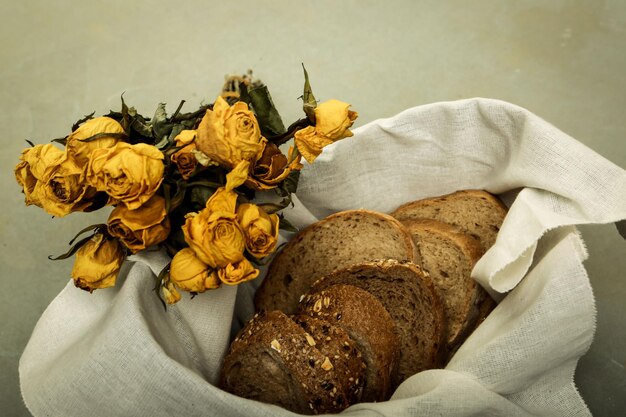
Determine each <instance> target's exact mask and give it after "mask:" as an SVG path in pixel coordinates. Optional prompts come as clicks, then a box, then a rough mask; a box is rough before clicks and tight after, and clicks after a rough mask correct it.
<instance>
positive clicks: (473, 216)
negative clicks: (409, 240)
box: [391, 190, 507, 252]
mask: <svg viewBox="0 0 626 417" xmlns="http://www.w3.org/2000/svg"><path fill="white" fill-rule="evenodd" d="M506 213H507V207H506V206H505V205H504V203H502V201H500V199H499V198H498V197H496V196H495V195H493V194H490V193H488V192H487V191H483V190H462V191H457V192H455V193H452V194H447V195H443V196H439V197H434V198H426V199H423V200H418V201H413V202H410V203H406V204H404V205H402V206H400V207H398V208H397V209H396V210H395V211H394V212H392V213H391V215H392V216H393V217H395V218H396V219H398V220H400V221H404V220H417V219H433V220H438V221H441V222H444V223H448V224H452V225H454V226H456V227H458V228H460V229H461V230H462V231H464V232H465V233H468V234H470V235H472V236H473V237H475V238H476V239H478V240H479V241H480V243H481V246H482V249H483V252H485V251H487V249H489V248H490V247H491V246H493V244H494V243H495V241H496V237H497V235H498V232H499V231H500V226H501V225H502V222H503V221H504V217H505V216H506Z"/></svg>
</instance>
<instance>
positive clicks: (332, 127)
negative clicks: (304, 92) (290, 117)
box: [294, 100, 358, 163]
mask: <svg viewBox="0 0 626 417" xmlns="http://www.w3.org/2000/svg"><path fill="white" fill-rule="evenodd" d="M349 107H350V104H348V103H344V102H342V101H339V100H328V101H326V102H324V103H321V104H320V105H318V106H317V107H316V108H315V126H309V127H306V128H304V129H301V130H298V131H297V132H296V133H295V135H294V141H295V144H296V146H297V147H298V150H299V151H300V153H301V154H302V156H303V157H304V159H306V160H307V162H309V163H312V162H313V161H314V160H315V158H317V157H318V156H319V154H320V153H322V148H324V147H325V146H328V145H330V144H331V143H333V142H336V141H338V140H340V139H343V138H347V137H350V136H352V132H351V131H350V130H349V128H350V127H351V126H352V124H353V123H354V121H355V120H356V118H357V117H358V113H357V112H355V111H352V110H349Z"/></svg>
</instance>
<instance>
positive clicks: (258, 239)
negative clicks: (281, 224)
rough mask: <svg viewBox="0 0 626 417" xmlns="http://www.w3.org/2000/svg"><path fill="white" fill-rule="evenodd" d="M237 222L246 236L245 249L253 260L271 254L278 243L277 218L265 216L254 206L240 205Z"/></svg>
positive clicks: (263, 212) (271, 215)
mask: <svg viewBox="0 0 626 417" xmlns="http://www.w3.org/2000/svg"><path fill="white" fill-rule="evenodd" d="M237 220H238V221H239V224H240V225H241V228H242V229H243V231H244V233H245V236H246V249H247V250H248V253H250V254H251V255H252V256H254V257H255V258H264V257H266V256H267V255H269V254H271V253H272V252H273V251H274V249H275V248H276V243H277V242H278V216H277V215H276V214H267V213H266V212H265V211H264V210H263V209H261V208H260V207H259V206H257V205H255V204H241V205H240V206H239V208H238V209H237Z"/></svg>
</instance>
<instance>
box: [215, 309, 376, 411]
mask: <svg viewBox="0 0 626 417" xmlns="http://www.w3.org/2000/svg"><path fill="white" fill-rule="evenodd" d="M348 343H349V344H350V350H351V351H352V350H353V349H355V347H354V344H353V343H352V342H351V341H348ZM315 345H316V342H314V341H313V339H312V336H311V335H310V334H308V333H307V332H306V331H305V330H304V329H303V328H302V327H300V326H299V325H298V324H297V323H295V322H294V321H293V320H292V319H291V318H289V317H288V316H286V315H285V314H283V313H282V312H279V311H273V312H270V313H267V314H261V315H258V316H256V317H255V318H254V319H253V320H251V321H250V322H248V323H247V324H246V326H244V328H243V329H242V330H241V332H240V333H239V335H238V336H237V337H236V338H235V340H234V341H233V343H232V344H231V348H230V350H229V353H228V354H227V355H226V357H225V358H224V365H223V367H222V374H221V377H220V387H221V388H222V389H224V390H226V391H228V392H230V393H233V394H235V395H238V396H240V397H244V398H249V399H252V400H257V401H262V402H266V403H270V404H276V405H279V406H281V407H284V408H286V409H288V410H291V411H294V412H297V413H300V414H319V413H333V412H339V411H341V410H343V409H344V408H346V407H348V406H349V405H350V403H349V401H348V398H346V397H345V396H344V393H343V392H339V391H337V392H333V391H332V388H334V387H347V386H348V385H349V382H350V381H349V378H355V379H356V378H359V377H360V378H362V377H363V371H364V369H363V368H362V367H361V366H358V367H357V368H358V369H357V370H356V372H355V374H354V375H352V374H350V373H348V374H347V375H346V374H339V373H338V372H336V371H335V370H334V366H333V365H332V361H331V359H330V358H328V357H327V356H326V355H325V354H324V353H322V352H321V351H320V349H318V348H317V347H316V346H315ZM328 387H332V388H331V389H330V390H329V389H328ZM330 392H333V396H331V395H330ZM340 397H341V399H339V398H340Z"/></svg>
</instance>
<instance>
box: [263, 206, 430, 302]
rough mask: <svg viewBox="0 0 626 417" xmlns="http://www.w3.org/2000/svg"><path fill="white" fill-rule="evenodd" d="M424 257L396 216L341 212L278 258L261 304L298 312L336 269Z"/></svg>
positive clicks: (307, 232) (309, 230)
mask: <svg viewBox="0 0 626 417" xmlns="http://www.w3.org/2000/svg"><path fill="white" fill-rule="evenodd" d="M418 256H419V255H418V254H417V250H416V248H415V245H414V244H413V239H411V236H410V235H409V233H408V232H407V231H406V230H405V228H404V226H402V224H401V223H400V222H399V221H397V220H396V219H394V218H393V217H391V216H388V215H386V214H382V213H376V212H373V211H368V210H349V211H342V212H339V213H335V214H333V215H331V216H329V217H327V218H325V219H324V220H321V221H319V222H317V223H314V224H312V225H310V226H309V227H307V228H305V229H304V230H302V231H301V232H300V233H298V235H297V236H295V237H294V238H293V239H292V240H291V241H290V242H289V243H288V244H287V245H286V246H285V247H284V248H283V250H282V251H281V252H280V253H279V254H278V255H277V256H276V257H275V258H274V260H273V261H272V263H271V265H270V267H269V269H268V272H267V277H266V278H265V280H264V281H263V283H262V284H261V287H260V288H259V289H258V291H257V293H256V295H255V305H256V308H257V310H266V311H272V310H281V311H283V312H285V313H288V314H293V313H294V312H295V311H296V310H297V308H298V301H299V299H300V296H301V295H303V294H304V293H306V292H307V291H308V290H309V288H310V286H311V284H313V282H315V280H317V279H318V278H321V277H323V276H324V275H327V274H329V273H331V272H332V271H334V270H336V269H340V268H345V267H348V266H350V265H353V264H356V263H360V262H366V261H372V260H375V259H398V260H400V261H412V262H418V261H417V259H418ZM418 263H419V262H418Z"/></svg>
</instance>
